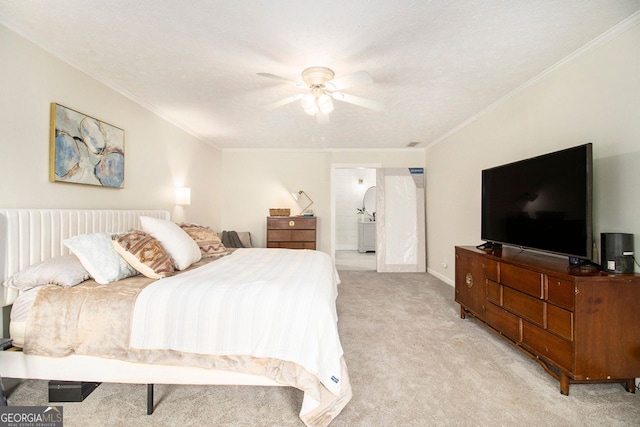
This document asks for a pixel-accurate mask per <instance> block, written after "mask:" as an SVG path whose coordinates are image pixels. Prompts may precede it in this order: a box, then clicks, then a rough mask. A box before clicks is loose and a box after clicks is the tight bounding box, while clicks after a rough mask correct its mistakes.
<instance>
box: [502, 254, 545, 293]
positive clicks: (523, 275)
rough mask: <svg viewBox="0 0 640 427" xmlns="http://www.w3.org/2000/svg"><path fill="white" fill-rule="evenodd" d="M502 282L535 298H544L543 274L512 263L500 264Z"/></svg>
mask: <svg viewBox="0 0 640 427" xmlns="http://www.w3.org/2000/svg"><path fill="white" fill-rule="evenodd" d="M500 283H502V284H503V285H507V286H509V287H511V288H513V289H517V290H519V291H521V292H524V293H525V294H529V295H531V296H533V297H535V298H542V296H543V294H542V274H540V273H536V272H535V271H531V270H527V269H524V268H520V267H516V266H513V265H510V264H504V263H503V264H502V265H501V266H500Z"/></svg>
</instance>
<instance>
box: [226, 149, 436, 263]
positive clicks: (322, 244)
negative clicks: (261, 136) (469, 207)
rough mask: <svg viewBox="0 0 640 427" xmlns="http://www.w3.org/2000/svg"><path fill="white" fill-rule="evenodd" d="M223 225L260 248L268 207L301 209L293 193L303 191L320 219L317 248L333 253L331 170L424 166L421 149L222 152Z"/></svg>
mask: <svg viewBox="0 0 640 427" xmlns="http://www.w3.org/2000/svg"><path fill="white" fill-rule="evenodd" d="M222 159H223V160H222V165H223V166H222V170H223V178H222V179H223V181H222V182H224V186H222V189H221V190H222V192H223V209H222V212H223V213H222V228H223V229H226V230H237V231H241V230H242V231H250V232H251V234H252V237H253V240H254V244H255V245H256V246H265V245H266V217H267V216H268V215H269V208H290V209H291V213H292V214H297V213H298V212H299V208H298V206H297V205H296V202H295V201H294V200H293V198H292V197H291V195H290V192H292V191H297V190H304V191H305V192H306V193H307V194H309V196H310V197H311V198H312V199H313V201H314V204H313V206H311V209H312V210H313V211H314V213H315V215H316V216H317V218H318V220H317V221H318V233H317V239H318V244H317V247H318V249H320V250H322V251H324V252H327V253H331V237H332V236H331V232H332V220H331V217H332V212H331V203H332V197H333V195H332V191H331V168H332V167H335V166H339V165H348V166H349V167H353V166H354V165H357V164H366V165H370V164H380V165H381V166H382V167H423V166H424V161H423V159H424V154H423V151H422V150H411V149H404V150H354V151H349V150H337V151H311V150H309V151H300V150H298V151H280V150H277V151H276V150H273V151H269V150H224V151H223V154H222Z"/></svg>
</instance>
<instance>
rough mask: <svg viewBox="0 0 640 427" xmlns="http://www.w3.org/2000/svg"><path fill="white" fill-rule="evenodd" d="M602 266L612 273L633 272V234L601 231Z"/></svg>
mask: <svg viewBox="0 0 640 427" xmlns="http://www.w3.org/2000/svg"><path fill="white" fill-rule="evenodd" d="M600 260H601V262H600V267H602V269H603V270H604V271H608V272H610V273H633V234H629V233H600Z"/></svg>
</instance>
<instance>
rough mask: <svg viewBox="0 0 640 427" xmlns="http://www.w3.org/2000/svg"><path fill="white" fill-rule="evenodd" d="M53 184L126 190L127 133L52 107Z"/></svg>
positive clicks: (58, 105) (88, 117) (92, 119)
mask: <svg viewBox="0 0 640 427" xmlns="http://www.w3.org/2000/svg"><path fill="white" fill-rule="evenodd" d="M50 160H51V165H50V171H49V179H50V181H52V182H71V183H76V184H88V185H98V186H102V187H112V188H124V130H122V129H120V128H117V127H115V126H112V125H110V124H108V123H105V122H103V121H101V120H98V119H95V118H93V117H90V116H87V115H86V114H82V113H79V112H78V111H75V110H72V109H70V108H67V107H64V106H62V105H60V104H56V103H52V104H51V133H50Z"/></svg>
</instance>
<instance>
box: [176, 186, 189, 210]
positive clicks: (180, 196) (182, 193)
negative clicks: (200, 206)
mask: <svg viewBox="0 0 640 427" xmlns="http://www.w3.org/2000/svg"><path fill="white" fill-rule="evenodd" d="M190 204H191V188H189V187H176V205H179V206H186V205H190Z"/></svg>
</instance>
